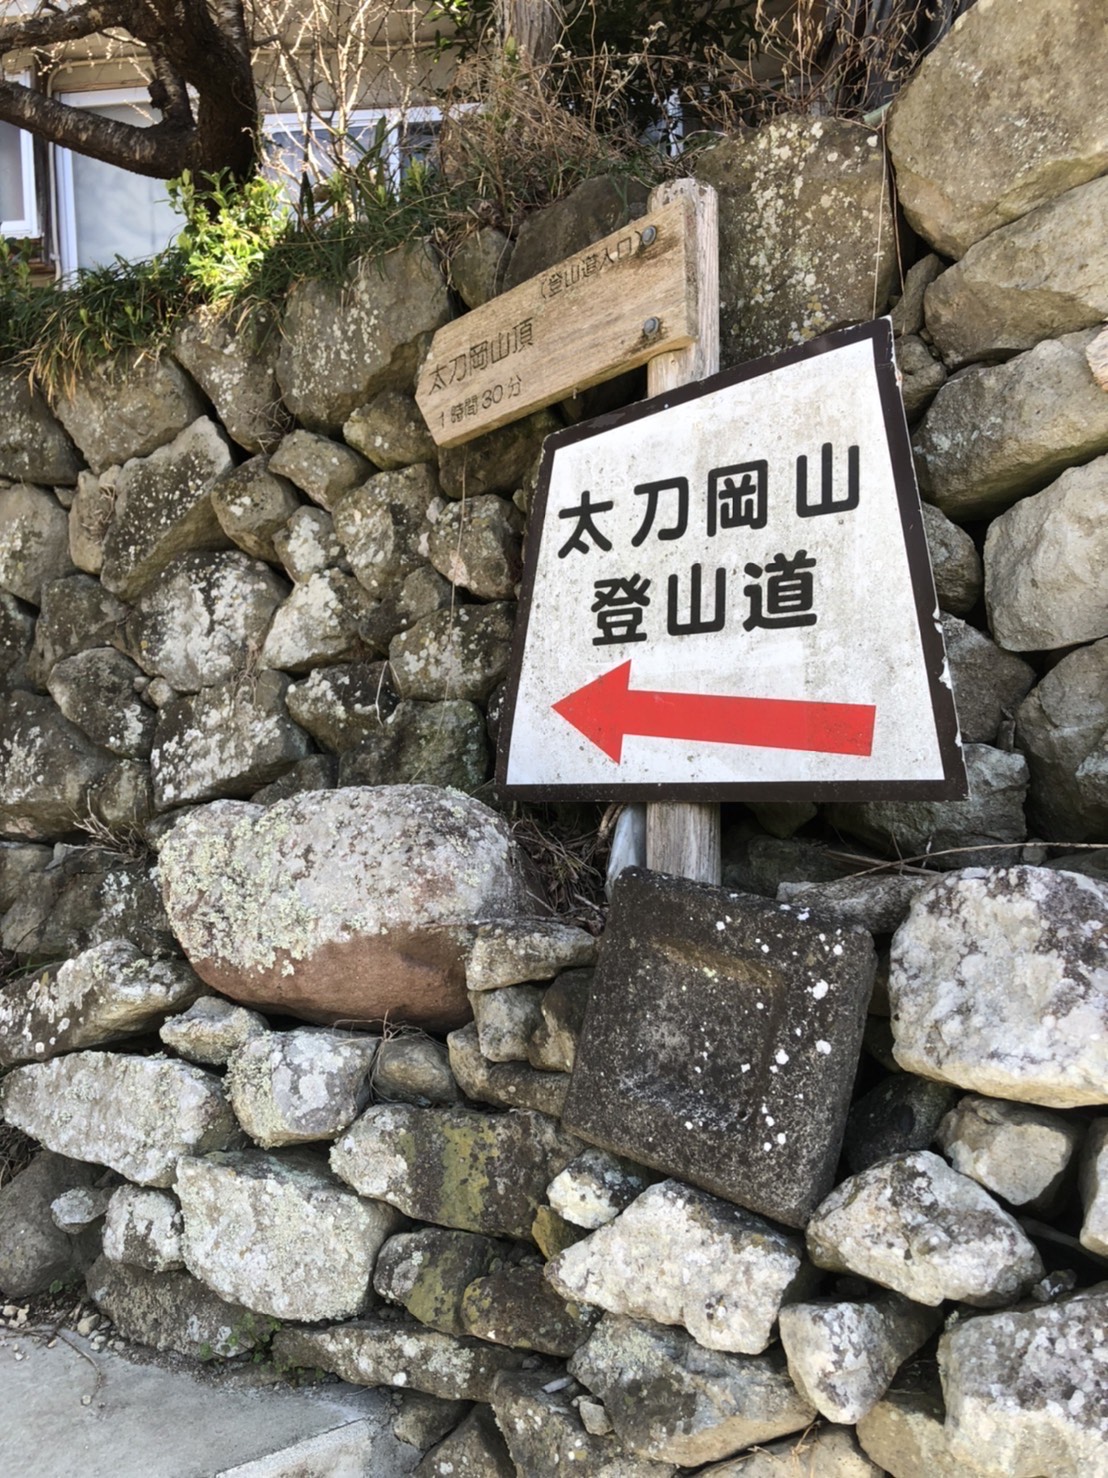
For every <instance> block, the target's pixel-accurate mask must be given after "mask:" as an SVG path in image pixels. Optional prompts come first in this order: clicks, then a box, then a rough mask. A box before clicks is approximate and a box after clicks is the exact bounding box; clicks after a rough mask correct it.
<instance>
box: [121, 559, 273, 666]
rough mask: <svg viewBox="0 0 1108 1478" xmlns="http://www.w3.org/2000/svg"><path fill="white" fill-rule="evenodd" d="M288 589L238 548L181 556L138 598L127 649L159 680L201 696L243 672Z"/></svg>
mask: <svg viewBox="0 0 1108 1478" xmlns="http://www.w3.org/2000/svg"><path fill="white" fill-rule="evenodd" d="M287 592H288V586H287V585H286V584H285V582H284V581H283V580H282V579H281V577H280V576H279V575H277V574H275V573H274V572H273V571H272V570H271V569H270V568H269V566H268V565H266V564H263V563H262V562H261V561H260V560H257V559H252V558H250V556H249V555H247V554H245V553H243V552H242V551H240V550H238V549H231V550H220V551H216V552H211V553H209V552H198V553H193V554H182V555H179V556H178V557H177V558H176V559H173V560H171V561H170V562H169V564H168V565H167V566H166V568H165V569H164V570H163V571H162V573H161V575H160V576H159V578H158V579H157V580H155V581H153V582H152V583H151V584H150V585H148V586H147V587H146V589H145V590H143V591H142V592H141V593H140V595H139V596H138V598H137V599H136V600H135V603H134V605H133V606H132V608H131V613H130V615H129V616H128V617H127V621H126V625H125V626H124V628H123V642H122V644H123V646H124V648H125V650H126V651H127V652H128V654H129V655H130V656H131V657H133V658H134V660H135V661H136V662H137V663H138V664H139V666H140V667H142V668H143V669H144V670H145V671H146V672H148V673H149V674H150V675H151V676H152V677H153V676H156V677H163V678H165V680H166V681H167V682H168V683H169V684H170V685H171V686H172V687H173V688H174V689H176V691H177V692H178V693H195V692H197V691H198V690H199V689H200V688H206V687H211V686H212V685H214V684H216V683H221V682H226V681H227V680H228V679H230V678H233V677H235V676H237V675H239V674H240V673H241V672H242V670H243V668H244V666H245V664H246V663H247V662H248V661H249V660H250V654H251V653H254V654H255V656H256V654H257V653H258V651H259V649H260V648H261V645H262V642H263V641H264V639H265V634H266V631H267V629H268V627H269V623H270V621H271V620H272V619H273V613H274V611H275V610H277V608H278V606H279V605H280V604H281V601H282V600H283V599H284V598H285V595H286V594H287Z"/></svg>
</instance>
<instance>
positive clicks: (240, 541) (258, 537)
mask: <svg viewBox="0 0 1108 1478" xmlns="http://www.w3.org/2000/svg"><path fill="white" fill-rule="evenodd" d="M300 506H301V505H300V498H299V496H298V495H297V492H296V489H295V488H294V487H293V485H292V483H291V482H289V480H288V478H287V477H278V476H277V474H276V473H275V472H271V471H270V470H269V458H268V457H251V458H250V460H249V461H248V462H243V463H242V464H241V465H240V466H238V467H233V468H232V469H231V471H230V472H225V473H224V474H223V476H222V477H221V478H220V479H219V481H218V482H217V483H216V484H215V486H214V487H213V488H212V507H213V508H214V509H215V516H216V518H218V519H219V523H220V527H221V528H222V529H223V532H224V533H225V534H226V535H227V537H228V539H232V540H233V541H234V542H235V543H236V544H237V545H238V546H239V548H240V549H243V550H245V551H246V553H247V554H252V555H254V557H255V558H256V559H266V560H269V561H270V563H271V564H275V563H276V562H277V550H276V547H275V545H274V543H273V536H274V535H275V534H276V533H278V532H279V531H280V530H281V529H283V528H284V526H285V524H287V523H288V521H289V519H290V518H291V517H292V516H293V514H294V513H295V512H296V511H297V509H298V508H299V507H300Z"/></svg>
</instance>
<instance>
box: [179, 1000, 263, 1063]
mask: <svg viewBox="0 0 1108 1478" xmlns="http://www.w3.org/2000/svg"><path fill="white" fill-rule="evenodd" d="M268 1030H269V1027H268V1025H267V1023H266V1019H265V1017H264V1016H262V1015H261V1013H260V1012H258V1011H248V1010H247V1009H246V1007H245V1006H236V1005H235V1004H234V1002H232V1001H228V1000H225V999H224V998H223V996H201V997H200V999H199V1000H198V1001H194V1002H193V1003H192V1005H191V1006H190V1007H189V1008H188V1010H187V1011H185V1012H184V1013H183V1014H182V1015H180V1016H171V1017H170V1018H169V1020H168V1021H166V1022H163V1024H162V1026H161V1028H160V1030H159V1032H158V1035H159V1036H160V1037H161V1039H162V1041H163V1042H164V1043H165V1045H166V1046H167V1047H171V1048H172V1049H173V1051H174V1052H176V1053H177V1054H178V1055H179V1056H181V1057H184V1058H187V1059H188V1061H189V1062H200V1063H203V1064H204V1065H205V1066H209V1067H223V1065H224V1064H225V1063H226V1062H227V1059H228V1058H229V1057H230V1056H231V1054H232V1053H233V1052H237V1051H238V1049H239V1048H240V1047H244V1046H245V1045H246V1043H247V1042H250V1041H253V1040H254V1038H255V1037H260V1036H262V1035H263V1034H264V1033H265V1032H267V1031H268Z"/></svg>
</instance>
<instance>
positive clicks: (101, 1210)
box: [0, 1151, 161, 1287]
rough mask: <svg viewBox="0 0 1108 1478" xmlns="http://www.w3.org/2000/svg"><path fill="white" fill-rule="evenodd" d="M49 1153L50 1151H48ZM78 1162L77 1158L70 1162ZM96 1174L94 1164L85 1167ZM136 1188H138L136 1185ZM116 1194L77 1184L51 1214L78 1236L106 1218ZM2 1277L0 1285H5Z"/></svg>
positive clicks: (52, 1207) (70, 1234)
mask: <svg viewBox="0 0 1108 1478" xmlns="http://www.w3.org/2000/svg"><path fill="white" fill-rule="evenodd" d="M46 1153H47V1154H49V1151H46ZM70 1163H71V1164H73V1165H76V1164H77V1161H76V1160H73V1161H71V1162H70ZM85 1168H86V1169H88V1170H89V1171H90V1172H91V1173H93V1174H95V1170H94V1168H93V1167H92V1166H87V1167H85ZM135 1189H138V1187H136V1188H135ZM114 1194H115V1192H114V1191H113V1189H112V1187H111V1186H100V1187H94V1186H90V1185H76V1186H73V1187H72V1189H70V1190H68V1191H62V1193H61V1195H60V1196H58V1197H56V1199H55V1200H53V1201H51V1202H50V1216H51V1219H52V1220H53V1222H54V1225H55V1226H56V1227H57V1228H58V1230H59V1231H62V1232H65V1234H66V1236H67V1237H78V1236H80V1234H81V1233H82V1232H84V1231H87V1230H88V1229H89V1228H90V1227H93V1226H95V1224H96V1223H97V1222H99V1221H103V1220H104V1215H105V1213H106V1212H107V1209H108V1205H109V1203H110V1202H111V1199H112V1196H113V1195H114ZM150 1194H151V1195H155V1196H157V1195H161V1192H160V1191H152V1192H151V1193H150ZM3 1286H4V1285H3V1280H2V1279H0V1287H3Z"/></svg>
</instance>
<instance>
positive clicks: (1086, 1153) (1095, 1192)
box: [0, 1119, 1108, 1283]
mask: <svg viewBox="0 0 1108 1478" xmlns="http://www.w3.org/2000/svg"><path fill="white" fill-rule="evenodd" d="M1081 1205H1082V1207H1083V1209H1084V1213H1085V1219H1084V1221H1083V1222H1082V1224H1081V1245H1082V1247H1087V1248H1088V1249H1089V1251H1090V1252H1095V1253H1096V1254H1097V1256H1098V1257H1108V1119H1094V1120H1093V1122H1092V1123H1091V1124H1090V1125H1089V1127H1088V1130H1087V1131H1086V1134H1085V1143H1084V1145H1083V1146H1082V1150H1081ZM2 1282H3V1279H0V1283H2Z"/></svg>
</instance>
